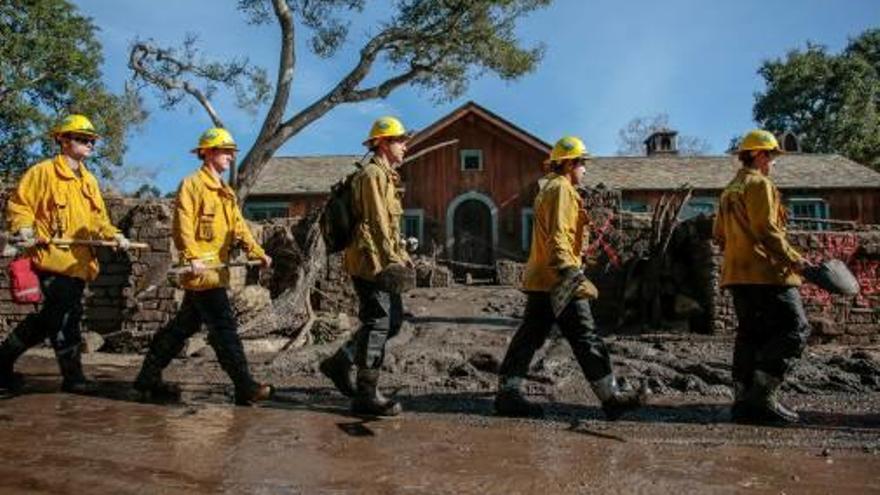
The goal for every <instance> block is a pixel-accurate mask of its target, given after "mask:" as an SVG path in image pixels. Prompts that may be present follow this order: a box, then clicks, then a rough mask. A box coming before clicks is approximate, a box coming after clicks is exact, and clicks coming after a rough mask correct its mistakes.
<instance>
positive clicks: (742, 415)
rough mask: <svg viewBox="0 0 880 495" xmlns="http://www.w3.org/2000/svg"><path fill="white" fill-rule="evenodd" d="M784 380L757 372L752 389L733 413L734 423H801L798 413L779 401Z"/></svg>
mask: <svg viewBox="0 0 880 495" xmlns="http://www.w3.org/2000/svg"><path fill="white" fill-rule="evenodd" d="M781 386H782V380H781V379H779V378H777V377H775V376H772V375H770V374H768V373H765V372H763V371H760V370H759V371H755V378H754V380H753V384H752V387H751V388H750V389H749V390H748V391H747V392H746V393H745V396H744V399H743V401H742V405H741V406H740V407H739V408H738V410H737V411H735V412H734V411H731V413H732V416H733V418H734V421H737V422H740V423H748V424H765V425H780V426H781V425H789V424H794V423H797V422H798V421H800V416H798V413H797V412H796V411H794V410H792V409H790V408H789V407H787V406H785V405H784V404H782V403H781V402H780V401H779V387H781Z"/></svg>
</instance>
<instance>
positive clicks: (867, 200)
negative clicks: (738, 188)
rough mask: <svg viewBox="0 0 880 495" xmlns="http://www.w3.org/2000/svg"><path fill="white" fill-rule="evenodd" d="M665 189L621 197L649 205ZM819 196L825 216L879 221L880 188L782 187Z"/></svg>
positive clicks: (795, 194) (794, 194) (792, 192)
mask: <svg viewBox="0 0 880 495" xmlns="http://www.w3.org/2000/svg"><path fill="white" fill-rule="evenodd" d="M664 192H667V191H644V190H641V191H623V195H622V197H623V200H624V201H631V202H637V203H642V204H648V205H650V206H651V207H652V208H653V206H654V205H656V204H657V201H659V200H660V197H661V196H662V195H663V193H664ZM720 194H721V191H694V197H712V198H717V197H718V196H719V195H720ZM794 197H800V198H821V199H823V200H825V201H826V202H827V203H828V208H829V218H830V219H832V220H849V221H854V222H859V223H863V224H880V191H878V190H876V189H823V190H794V189H790V190H782V198H783V201H785V200H786V198H794Z"/></svg>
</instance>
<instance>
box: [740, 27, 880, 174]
mask: <svg viewBox="0 0 880 495" xmlns="http://www.w3.org/2000/svg"><path fill="white" fill-rule="evenodd" d="M758 73H759V74H760V75H761V76H762V77H763V78H764V81H765V82H766V85H767V87H766V89H765V90H764V91H763V92H761V93H758V94H756V96H755V107H754V116H755V120H756V121H757V122H758V124H759V125H760V126H761V127H763V128H766V129H769V130H772V131H776V132H781V131H785V130H791V131H792V132H794V133H795V134H796V135H797V136H799V138H800V142H801V147H802V149H803V150H804V151H806V152H811V153H840V154H842V155H844V156H846V157H848V158H850V159H852V160H855V161H857V162H859V163H863V164H866V165H870V166H872V167H874V168H875V169H876V170H880V29H871V30H868V31H865V32H864V33H862V34H861V35H860V36H859V37H857V38H855V39H853V40H850V42H849V45H848V46H847V47H846V49H844V50H843V52H842V53H840V54H837V55H835V54H829V53H828V51H827V49H826V48H825V47H823V46H820V45H816V44H812V43H808V44H807V46H806V49H804V50H792V51H791V52H789V53H788V54H787V56H786V57H785V59H784V60H783V59H777V60H770V61H766V62H764V64H763V65H762V66H761V68H760V69H759V70H758Z"/></svg>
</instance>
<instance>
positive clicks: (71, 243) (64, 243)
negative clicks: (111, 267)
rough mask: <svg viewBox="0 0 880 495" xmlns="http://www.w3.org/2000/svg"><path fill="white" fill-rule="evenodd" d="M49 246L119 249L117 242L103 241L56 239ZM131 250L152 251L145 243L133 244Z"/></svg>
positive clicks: (130, 246) (130, 245)
mask: <svg viewBox="0 0 880 495" xmlns="http://www.w3.org/2000/svg"><path fill="white" fill-rule="evenodd" d="M49 244H54V245H56V246H96V247H119V243H118V242H116V241H101V240H92V239H60V238H54V239H52V240H51V241H49ZM129 249H150V245H149V244H147V243H145V242H132V243H130V244H129Z"/></svg>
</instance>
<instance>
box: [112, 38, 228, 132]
mask: <svg viewBox="0 0 880 495" xmlns="http://www.w3.org/2000/svg"><path fill="white" fill-rule="evenodd" d="M149 56H153V57H155V58H156V60H158V61H160V62H165V63H169V64H171V65H174V66H176V67H178V73H179V74H182V73H184V72H185V71H188V70H192V68H193V67H192V65H191V64H187V63H185V62H183V61H181V60H178V59H177V58H176V57H175V56H174V54H172V53H171V52H170V50H164V49H162V48H158V47H155V46H153V45H150V44H148V43H145V42H137V43H135V44H134V45H133V46H132V48H131V53H130V54H129V57H128V67H129V68H130V69H131V70H132V71H134V72H135V74H137V75H138V76H140V77H141V78H142V79H143V80H145V81H147V82H149V83H151V84H153V85H155V86H158V87H160V88H163V89H165V90H174V89H177V90H181V91H184V92H186V93H188V94H189V95H191V96H192V97H193V98H195V99H196V101H198V102H199V105H201V106H202V108H204V109H205V111H206V112H207V113H208V116H209V117H210V118H211V122H213V123H214V126H215V127H224V126H223V121H222V120H221V119H220V116H219V115H218V114H217V111H216V110H215V109H214V106H213V105H212V104H211V102H210V100H208V97H207V96H206V95H205V94H204V93H203V92H202V91H201V90H200V89H199V88H197V87H195V86H194V85H193V84H192V83H191V82H189V81H186V80H183V79H180V78H176V77H171V76H168V77H163V76H160V75H158V74H157V73H154V72H153V71H151V70H150V69H149V67H147V65H146V64H145V59H146V58H147V57H149Z"/></svg>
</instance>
